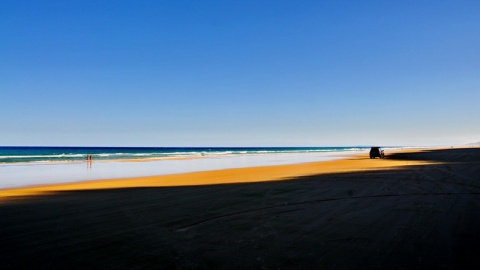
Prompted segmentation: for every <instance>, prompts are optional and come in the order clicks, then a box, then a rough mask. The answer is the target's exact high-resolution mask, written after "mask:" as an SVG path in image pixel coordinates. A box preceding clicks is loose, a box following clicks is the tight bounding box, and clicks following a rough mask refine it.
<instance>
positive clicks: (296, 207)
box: [0, 148, 480, 269]
mask: <svg viewBox="0 0 480 270" xmlns="http://www.w3.org/2000/svg"><path fill="white" fill-rule="evenodd" d="M386 157H387V158H386V159H375V160H371V159H369V157H368V156H367V155H363V156H357V157H349V158H346V159H343V160H336V161H326V162H316V163H305V164H296V165H282V166H264V167H256V168H241V169H231V170H218V171H207V172H197V173H189V174H180V175H171V176H161V177H144V178H138V179H137V178H130V179H120V180H109V181H92V182H83V183H78V185H75V184H69V185H54V186H46V187H42V188H43V190H42V189H41V188H40V189H18V190H17V191H15V192H16V194H15V192H14V191H12V190H10V191H8V192H10V194H9V195H11V196H10V197H7V198H6V200H0V216H1V217H2V218H1V219H0V239H1V241H2V245H1V246H0V258H1V259H2V266H4V268H6V269H28V268H31V266H32V265H34V266H35V267H36V268H38V269H52V268H56V269H63V268H70V269H131V268H143V269H157V268H159V267H163V268H168V269H293V268H304V269H319V268H322V269H323V268H325V269H478V268H479V267H480V260H479V258H478V254H479V252H480V247H479V245H478V243H479V242H480V233H479V230H478V228H479V227H480V215H478V213H480V203H479V200H480V179H479V178H478V172H479V169H480V148H475V149H474V148H463V149H458V148H457V149H443V150H440V149H431V150H425V151H414V152H411V151H410V152H398V153H395V154H389V155H387V156H386ZM275 179H277V180H275ZM139 181H140V182H141V183H140V182H139ZM179 184H182V185H179ZM0 192H6V191H5V190H4V191H0ZM12 192H13V193H12ZM28 192H30V193H28ZM42 192H43V193H42ZM4 194H6V193H4ZM7 195H8V194H7ZM29 195H36V196H29ZM25 258H28V260H25ZM344 258H348V260H345V259H344ZM0 268H2V267H0Z"/></svg>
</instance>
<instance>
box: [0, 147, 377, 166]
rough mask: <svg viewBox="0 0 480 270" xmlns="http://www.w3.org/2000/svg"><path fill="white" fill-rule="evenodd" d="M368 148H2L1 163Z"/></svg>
mask: <svg viewBox="0 0 480 270" xmlns="http://www.w3.org/2000/svg"><path fill="white" fill-rule="evenodd" d="M367 149H369V148H368V147H349V146H348V147H28V146H21V147H16V146H0V163H24V162H75V161H84V160H86V159H87V156H88V155H91V156H92V157H93V160H110V161H115V160H161V159H172V158H184V159H188V158H197V157H212V156H216V157H220V156H225V157H226V156H239V155H272V154H298V153H325V152H345V151H349V152H351V151H362V150H367Z"/></svg>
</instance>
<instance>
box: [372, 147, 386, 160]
mask: <svg viewBox="0 0 480 270" xmlns="http://www.w3.org/2000/svg"><path fill="white" fill-rule="evenodd" d="M384 156H385V155H384V153H383V150H382V149H381V148H380V147H372V148H370V158H376V157H379V158H384Z"/></svg>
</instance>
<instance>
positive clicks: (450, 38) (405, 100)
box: [0, 0, 480, 146]
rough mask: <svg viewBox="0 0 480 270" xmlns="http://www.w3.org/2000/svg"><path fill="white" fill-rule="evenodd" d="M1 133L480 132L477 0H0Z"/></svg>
mask: <svg viewBox="0 0 480 270" xmlns="http://www.w3.org/2000/svg"><path fill="white" fill-rule="evenodd" d="M0 33H2V38H1V41H0V125H1V129H0V145H72V146H331V145H370V144H378V145H457V144H466V143H471V142H477V141H480V125H479V123H480V122H479V119H480V106H479V105H478V103H479V101H480V2H479V1H476V0H472V1H461V0H460V1H441V0H435V1H427V0H425V1H353V0H352V1H341V0H340V1H333V0H332V1H318V0H317V1H302V0H299V1H281V0H280V1H279V0H275V1H273V0H272V1H249V0H246V1H245V0H244V1H118V0H117V1H89V0H87V1H22V0H19V1H2V3H1V4H0Z"/></svg>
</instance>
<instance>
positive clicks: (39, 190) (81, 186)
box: [0, 149, 426, 201]
mask: <svg viewBox="0 0 480 270" xmlns="http://www.w3.org/2000/svg"><path fill="white" fill-rule="evenodd" d="M421 151H424V150H411V149H409V150H397V151H395V152H391V153H389V154H394V153H407V152H408V153H412V152H421ZM100 162H105V163H108V162H110V161H100ZM421 164H426V163H425V162H419V161H407V162H406V161H398V160H389V159H388V156H387V158H386V159H378V158H377V159H370V158H369V157H368V154H365V153H362V154H359V153H356V154H349V155H348V156H345V157H342V158H340V159H333V160H327V161H316V162H304V163H294V164H282V165H271V166H252V167H239V168H225V169H216V170H204V171H194V172H185V173H174V174H166V175H153V176H135V177H117V178H108V179H95V180H80V181H75V182H65V183H54V184H41V185H32V186H21V187H12V188H3V189H0V201H1V200H7V199H11V198H15V197H23V196H31V195H40V194H48V193H55V192H61V191H74V190H96V189H112V188H139V187H175V186H179V187H180V186H201V185H219V184H234V183H254V182H269V181H281V180H288V179H291V178H295V177H302V176H308V175H321V174H332V173H345V172H359V171H369V170H380V169H394V168H398V167H402V166H411V165H421Z"/></svg>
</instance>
